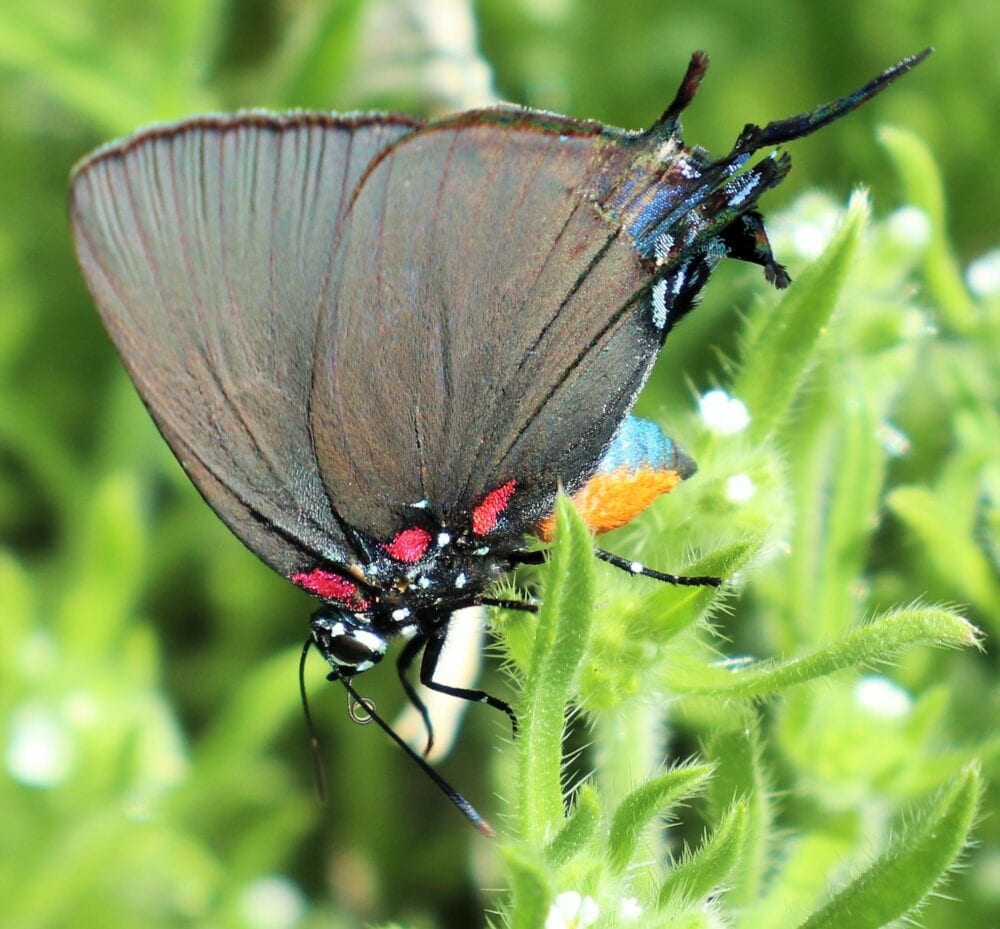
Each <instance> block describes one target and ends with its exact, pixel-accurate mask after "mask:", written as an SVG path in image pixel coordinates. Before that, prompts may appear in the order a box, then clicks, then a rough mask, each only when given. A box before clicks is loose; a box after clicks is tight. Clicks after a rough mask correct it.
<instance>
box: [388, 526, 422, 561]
mask: <svg viewBox="0 0 1000 929" xmlns="http://www.w3.org/2000/svg"><path fill="white" fill-rule="evenodd" d="M430 544H431V534H430V533H429V532H428V531H427V530H426V529H421V528H420V527H419V526H411V527H410V528H409V529H404V530H403V531H402V532H397V533H396V537H395V538H394V539H393V540H392V541H391V542H390V543H389V544H388V545H383V546H382V547H383V548H384V549H385V550H386V551H387V552H388V553H389V557H390V558H392V559H394V560H395V561H402V562H404V563H406V564H416V563H417V562H418V561H420V559H421V558H423V557H424V554H425V553H426V551H427V548H428V547H429V546H430Z"/></svg>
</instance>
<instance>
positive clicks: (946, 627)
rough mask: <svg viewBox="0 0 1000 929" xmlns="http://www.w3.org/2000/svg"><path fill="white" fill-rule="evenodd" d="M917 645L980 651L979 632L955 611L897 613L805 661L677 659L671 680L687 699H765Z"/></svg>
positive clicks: (866, 664)
mask: <svg viewBox="0 0 1000 929" xmlns="http://www.w3.org/2000/svg"><path fill="white" fill-rule="evenodd" d="M915 645H938V646H948V647H952V648H954V647H964V646H969V645H972V646H975V647H979V631H978V630H977V629H976V627H975V626H973V625H972V624H971V623H969V622H967V621H966V620H964V619H962V617H961V616H959V615H958V614H956V613H953V612H952V611H950V610H943V609H930V608H927V609H916V608H911V609H904V610H894V611H893V612H891V613H887V614H885V615H884V616H883V617H882V618H881V619H877V620H874V621H873V622H870V623H867V624H865V625H864V626H861V627H860V628H859V629H856V630H854V632H851V633H848V634H847V635H845V636H842V637H841V638H840V639H838V640H837V641H836V642H834V643H833V644H832V645H830V646H829V647H827V648H821V649H818V650H817V651H814V652H813V653H812V654H810V655H806V656H804V657H802V658H792V659H789V660H788V661H763V662H760V663H759V664H757V665H755V666H751V667H749V668H740V667H736V668H730V667H726V666H719V665H706V664H705V663H704V662H700V661H693V660H682V659H676V660H673V661H672V662H671V665H670V671H669V680H670V686H671V689H673V690H674V691H675V692H677V693H682V694H689V695H699V696H707V695H714V696H726V697H742V698H749V697H764V696H769V695H770V694H774V693H777V692H778V691H780V690H783V689H784V688H786V687H790V686H792V685H794V684H801V683H803V682H804V681H808V680H812V679H814V678H817V677H823V676H824V675H827V674H833V673H834V672H835V671H839V670H841V669H843V668H850V667H854V666H857V665H861V666H870V665H872V664H874V663H876V662H880V661H887V660H889V659H890V658H893V657H894V656H896V655H898V654H899V653H900V652H901V651H902V650H904V649H906V648H910V647H912V646H915Z"/></svg>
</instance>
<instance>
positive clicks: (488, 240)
mask: <svg viewBox="0 0 1000 929" xmlns="http://www.w3.org/2000/svg"><path fill="white" fill-rule="evenodd" d="M647 147H648V146H647ZM645 150H646V148H645V147H644V145H643V142H642V140H641V138H640V137H639V136H638V135H635V134H631V133H624V132H621V131H619V130H611V129H608V128H607V127H603V126H600V125H598V124H594V123H580V122H576V121H572V120H569V119H563V118H559V117H553V116H552V115H551V114H540V113H535V112H531V111H519V110H494V111H484V112H480V113H472V114H465V115H463V116H461V117H458V118H456V119H453V120H449V121H445V122H442V123H437V124H431V125H430V126H428V127H426V128H425V129H422V130H420V131H419V132H416V133H414V134H412V135H409V136H407V137H405V138H404V139H401V140H400V141H399V142H398V143H396V144H395V145H393V146H392V147H391V148H390V149H388V150H387V151H386V152H384V153H383V155H382V156H380V157H379V158H378V159H377V160H376V161H375V162H374V163H373V165H372V167H371V168H370V170H369V172H368V174H367V175H366V178H365V180H364V182H363V183H362V185H361V187H360V189H359V192H358V195H357V198H356V200H355V202H354V203H353V205H352V206H351V209H350V211H349V214H348V216H347V217H346V218H345V223H344V230H343V237H342V239H341V242H340V245H339V247H338V254H337V256H336V259H335V267H336V271H335V273H334V275H333V276H332V277H331V287H330V291H329V298H328V301H327V307H326V309H327V312H326V314H325V315H324V318H323V319H322V320H321V324H320V335H319V341H318V348H319V350H318V351H317V355H316V364H317V367H316V372H315V378H314V389H313V399H312V413H311V415H312V421H313V435H314V441H315V446H316V452H317V458H318V460H319V462H320V466H321V473H322V475H323V478H324V481H325V482H326V486H327V490H328V492H329V494H330V497H331V499H332V500H333V501H334V504H335V506H336V508H337V510H338V512H340V513H342V515H344V517H345V518H346V519H348V520H349V521H350V522H352V523H354V524H356V525H358V526H359V527H362V528H363V529H364V530H365V531H366V532H368V533H371V534H373V535H374V536H375V537H376V538H383V539H387V538H391V537H392V534H393V533H394V532H396V531H398V530H399V529H400V528H401V527H403V526H404V525H406V524H407V522H412V521H413V519H414V516H413V509H412V505H413V504H414V503H417V502H420V501H424V500H426V501H428V505H429V507H430V508H431V511H432V512H433V513H434V514H435V515H436V516H437V517H438V518H439V519H441V520H442V521H443V522H444V523H445V524H446V525H449V526H461V525H463V524H467V523H468V520H469V516H470V513H471V512H472V510H473V508H474V507H475V506H476V505H477V504H478V503H479V502H480V501H481V500H482V499H483V498H484V496H485V495H486V494H487V493H488V492H489V491H490V490H491V489H493V488H496V487H498V486H500V485H503V484H505V483H507V482H508V481H515V482H516V491H515V494H514V496H513V498H512V501H511V504H512V505H511V508H510V509H509V511H508V516H510V515H513V514H516V516H517V518H516V519H510V520H509V525H510V530H511V532H512V534H518V533H520V532H523V531H524V530H525V529H526V528H528V527H529V526H530V525H531V522H530V520H532V519H534V518H536V517H537V518H540V517H541V516H543V515H545V513H546V512H548V511H549V510H550V509H551V505H552V500H553V498H554V495H555V492H556V489H557V487H558V486H559V485H560V484H562V485H563V486H565V487H567V489H570V490H573V489H574V488H575V487H576V486H579V484H580V483H582V482H583V481H584V480H585V479H586V478H587V477H588V476H589V474H590V473H591V472H592V471H593V469H594V467H595V466H596V464H597V462H598V460H599V459H600V456H601V454H602V452H603V451H604V449H605V448H606V447H607V446H608V444H609V443H610V441H611V439H612V437H613V435H614V433H615V431H616V430H617V428H618V427H619V425H620V423H621V421H622V419H623V418H624V416H625V415H626V413H627V411H628V409H629V408H630V406H631V405H632V402H633V400H634V397H635V394H636V392H637V391H638V389H639V387H640V386H641V385H642V383H643V381H644V380H645V378H646V376H647V374H648V371H649V368H650V366H651V365H652V363H653V361H654V360H655V357H656V354H657V351H658V349H659V348H660V345H661V343H662V339H663V336H664V335H665V331H666V327H665V326H664V325H663V324H662V321H660V324H659V325H658V324H657V321H656V320H654V318H653V315H652V314H651V313H650V312H649V311H648V310H649V301H650V299H651V296H650V295H651V287H652V285H653V283H654V281H655V279H656V278H657V275H658V274H659V275H660V276H661V277H662V273H661V272H659V271H658V270H657V268H656V267H655V266H654V264H653V263H652V262H650V261H648V260H647V259H646V258H645V257H644V256H643V255H642V254H641V253H640V252H639V251H638V249H637V248H636V246H635V243H634V241H633V240H632V238H631V236H630V235H629V234H628V231H627V229H625V228H624V227H623V223H622V221H621V219H620V218H618V217H617V216H616V214H615V211H614V210H613V209H611V208H610V207H607V208H606V207H605V206H604V204H605V203H609V202H610V200H609V198H610V197H611V196H612V194H613V192H614V191H619V192H620V191H621V189H622V185H623V183H626V182H627V179H628V177H629V173H630V171H631V172H633V173H634V171H633V168H632V165H633V163H634V161H635V159H636V157H638V156H640V155H641V154H642V153H643V152H644V151H645ZM688 186H690V183H689V184H688ZM626 212H627V211H626ZM502 530H503V526H498V527H497V531H498V532H501V531H502Z"/></svg>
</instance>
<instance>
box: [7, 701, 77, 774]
mask: <svg viewBox="0 0 1000 929" xmlns="http://www.w3.org/2000/svg"><path fill="white" fill-rule="evenodd" d="M75 754H76V752H75V750H74V745H73V739H72V737H71V735H70V732H69V730H68V727H67V726H66V721H65V719H64V718H63V717H62V716H61V715H60V714H58V713H53V712H52V710H50V709H49V708H48V707H45V706H42V705H41V704H38V703H29V704H26V705H24V706H22V707H20V708H19V709H17V710H15V711H14V713H13V714H12V716H11V720H10V740H9V741H8V743H7V757H6V762H7V770H8V771H9V772H10V776H11V777H12V778H14V780H16V781H20V783H22V784H27V785H28V786H30V787H58V786H59V785H60V784H62V783H64V782H65V781H66V780H67V779H68V778H69V776H70V774H71V772H72V769H73V763H74V756H75Z"/></svg>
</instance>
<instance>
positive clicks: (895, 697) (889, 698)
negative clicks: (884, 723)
mask: <svg viewBox="0 0 1000 929" xmlns="http://www.w3.org/2000/svg"><path fill="white" fill-rule="evenodd" d="M854 699H855V700H857V701H858V703H859V704H860V705H861V706H863V707H864V708H865V709H866V710H868V711H869V712H870V713H871V714H872V716H878V717H880V718H881V719H902V718H903V717H904V716H906V715H907V714H908V713H909V712H910V707H911V706H912V705H913V698H912V697H911V696H910V695H909V693H907V692H906V691H905V690H904V689H903V688H902V687H900V686H899V684H897V683H896V682H895V681H893V680H890V679H889V678H887V677H884V676H883V675H881V674H869V675H867V676H866V677H863V678H861V680H860V681H858V683H857V685H856V686H855V688H854Z"/></svg>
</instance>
